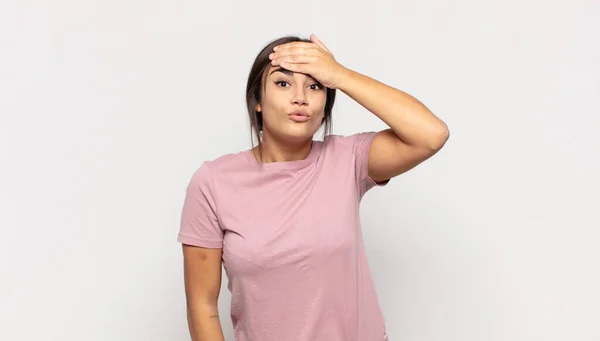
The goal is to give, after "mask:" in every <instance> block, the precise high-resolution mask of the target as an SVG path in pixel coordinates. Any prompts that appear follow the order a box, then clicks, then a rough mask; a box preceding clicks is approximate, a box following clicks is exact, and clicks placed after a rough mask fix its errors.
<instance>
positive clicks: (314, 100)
mask: <svg viewBox="0 0 600 341" xmlns="http://www.w3.org/2000/svg"><path fill="white" fill-rule="evenodd" d="M263 84H264V85H265V87H264V89H265V90H264V93H263V96H262V101H261V103H259V104H258V105H257V106H256V110H257V111H259V112H262V115H263V142H262V144H263V162H280V161H293V160H298V159H303V158H305V157H306V156H307V155H308V154H309V152H310V149H311V141H312V138H313V135H314V134H315V133H316V132H317V130H318V129H319V127H320V126H321V122H322V121H323V117H324V115H325V113H324V109H325V101H326V95H327V93H326V91H327V89H326V88H325V86H323V85H322V84H321V83H319V82H318V81H316V80H315V79H314V78H313V77H312V76H310V75H307V74H303V73H298V72H291V71H289V70H286V69H284V68H281V67H278V66H271V67H269V68H268V69H267V70H266V72H265V75H264V76H263ZM297 110H302V111H305V112H306V113H307V114H308V115H309V119H308V121H305V122H296V121H293V120H291V119H290V118H289V117H288V114H289V113H292V112H294V111H297ZM257 152H258V147H257V148H255V153H256V155H257V157H259V158H260V155H258V153H257Z"/></svg>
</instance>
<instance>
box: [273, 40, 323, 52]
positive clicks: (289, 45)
mask: <svg viewBox="0 0 600 341" xmlns="http://www.w3.org/2000/svg"><path fill="white" fill-rule="evenodd" d="M295 47H302V48H307V49H310V48H315V43H312V42H304V41H293V42H291V43H285V44H282V45H277V46H275V47H273V51H281V50H286V49H291V48H295Z"/></svg>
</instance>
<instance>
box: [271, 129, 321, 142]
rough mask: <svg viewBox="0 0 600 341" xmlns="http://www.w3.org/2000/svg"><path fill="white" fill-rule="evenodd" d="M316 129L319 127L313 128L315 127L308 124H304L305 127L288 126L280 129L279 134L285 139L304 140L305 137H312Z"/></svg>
mask: <svg viewBox="0 0 600 341" xmlns="http://www.w3.org/2000/svg"><path fill="white" fill-rule="evenodd" d="M318 130H319V127H317V128H316V129H315V128H313V127H309V126H305V127H301V126H297V127H289V128H288V129H285V130H284V131H281V132H280V134H281V136H283V137H284V138H285V139H286V140H289V141H294V142H296V141H304V140H307V139H312V138H313V136H314V135H315V133H316V132H317V131H318Z"/></svg>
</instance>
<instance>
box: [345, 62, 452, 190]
mask: <svg viewBox="0 0 600 341" xmlns="http://www.w3.org/2000/svg"><path fill="white" fill-rule="evenodd" d="M339 89H340V90H341V91H343V92H344V93H346V94H347V95H348V96H350V97H351V98H352V99H354V100H356V101H357V102H358V103H359V104H361V105H362V106H363V107H365V108H366V109H367V110H369V111H371V112H372V113H373V114H375V115H376V116H377V117H379V118H380V119H381V120H382V121H384V122H385V123H386V124H387V125H388V126H389V127H390V128H389V129H385V130H382V131H380V132H378V133H377V135H376V136H375V139H374V140H373V143H372V144H371V148H370V150H369V176H371V178H373V179H374V180H375V181H377V182H379V181H383V180H386V179H390V178H393V177H395V176H397V175H399V174H402V173H404V172H406V171H408V170H410V169H412V168H414V167H415V166H417V165H418V164H420V163H421V162H423V161H425V160H427V159H428V158H430V157H431V156H433V155H434V154H436V153H437V152H438V151H439V150H440V149H441V148H442V147H443V146H444V144H445V143H446V141H447V140H448V137H449V135H450V133H449V130H448V127H447V126H446V123H444V122H443V121H442V120H441V119H439V118H438V117H437V116H435V115H434V114H433V113H432V112H431V111H429V109H428V108H427V107H426V106H425V105H424V104H423V103H421V102H420V101H419V100H417V99H416V98H414V97H413V96H411V95H409V94H408V93H405V92H403V91H401V90H398V89H395V88H393V87H391V86H389V85H386V84H383V83H381V82H379V81H377V80H375V79H373V78H370V77H368V76H365V75H363V74H360V73H358V72H355V71H352V70H349V69H348V71H347V72H346V73H345V77H343V78H342V81H341V82H340V87H339Z"/></svg>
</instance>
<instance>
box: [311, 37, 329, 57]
mask: <svg viewBox="0 0 600 341" xmlns="http://www.w3.org/2000/svg"><path fill="white" fill-rule="evenodd" d="M310 40H311V41H312V42H314V43H315V44H317V45H318V46H319V47H320V48H322V49H323V50H325V51H326V52H327V53H329V54H332V53H331V51H329V49H328V48H327V47H326V46H325V44H323V42H322V41H321V40H320V39H319V38H317V36H316V35H314V34H311V35H310Z"/></svg>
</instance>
